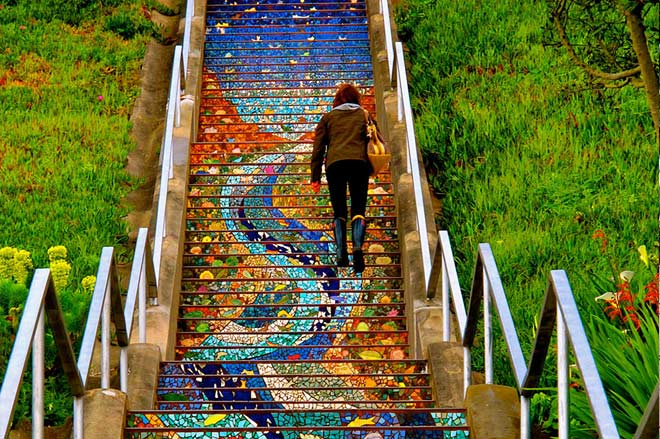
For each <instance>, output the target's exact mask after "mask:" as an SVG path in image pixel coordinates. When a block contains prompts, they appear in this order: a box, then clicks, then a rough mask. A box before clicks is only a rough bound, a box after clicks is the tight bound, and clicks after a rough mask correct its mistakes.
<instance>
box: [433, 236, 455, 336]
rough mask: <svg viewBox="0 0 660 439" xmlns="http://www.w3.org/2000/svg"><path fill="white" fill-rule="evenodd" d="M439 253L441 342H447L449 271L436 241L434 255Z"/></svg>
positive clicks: (448, 327)
mask: <svg viewBox="0 0 660 439" xmlns="http://www.w3.org/2000/svg"><path fill="white" fill-rule="evenodd" d="M438 253H440V259H441V260H442V265H441V272H440V285H441V288H442V341H445V342H448V341H449V339H450V335H451V316H450V311H449V309H450V308H449V271H448V270H447V262H446V261H445V258H444V255H442V244H441V242H440V240H439V239H438V248H437V250H436V255H437V254H438Z"/></svg>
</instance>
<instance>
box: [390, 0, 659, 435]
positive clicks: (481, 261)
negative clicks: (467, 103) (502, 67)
mask: <svg viewBox="0 0 660 439" xmlns="http://www.w3.org/2000/svg"><path fill="white" fill-rule="evenodd" d="M379 5H380V14H381V15H382V16H383V25H384V28H385V29H384V37H385V49H386V53H387V58H388V69H389V72H388V73H389V79H390V81H391V83H392V88H393V89H396V91H397V102H398V115H397V118H398V121H399V122H402V121H403V122H404V123H405V130H406V139H405V140H406V152H407V172H409V173H410V174H411V176H412V180H413V186H414V196H415V205H416V206H418V209H417V215H416V222H417V232H418V234H419V239H420V243H421V259H422V270H423V274H424V280H425V287H426V291H427V297H428V298H429V299H431V298H433V296H434V295H435V290H436V287H437V286H438V285H440V290H441V291H442V314H443V317H442V334H443V341H447V342H448V341H449V340H450V334H451V333H452V330H451V323H452V313H451V309H452V305H453V309H454V316H453V318H455V320H456V322H457V326H458V328H457V330H456V331H454V333H455V334H457V336H458V338H459V342H461V344H462V345H463V349H464V392H466V391H467V387H468V386H469V385H470V379H471V361H470V359H471V355H470V352H471V348H472V347H473V342H474V339H475V334H476V331H477V325H478V324H479V322H480V320H483V322H484V338H485V340H484V356H485V358H484V364H485V376H486V382H487V383H492V381H493V349H492V346H493V334H492V313H491V311H492V310H491V308H492V306H493V304H494V306H495V310H496V312H497V317H498V319H499V323H500V327H501V328H502V332H503V336H504V340H505V342H506V345H507V349H508V353H509V360H510V362H511V365H512V368H513V371H514V375H515V379H516V384H517V390H518V394H519V396H520V407H521V425H520V430H521V438H530V437H531V426H530V418H529V400H528V398H529V397H530V396H531V395H532V394H533V390H532V389H534V388H537V387H538V382H539V379H540V377H541V374H542V372H543V369H544V366H545V361H546V355H547V352H548V348H549V346H550V342H551V336H552V334H553V332H554V330H555V327H556V333H557V350H558V352H557V369H558V375H557V383H558V384H557V387H558V424H559V438H560V439H566V438H568V437H569V434H570V431H569V420H570V412H569V409H570V407H569V401H568V389H569V380H568V377H569V375H568V358H569V355H568V353H569V348H572V351H573V354H574V356H575V359H576V363H577V367H578V369H579V371H580V375H581V376H582V377H583V384H584V388H585V393H586V396H587V398H588V401H589V404H590V407H591V411H592V414H593V416H594V420H595V422H596V428H597V429H598V431H599V434H600V437H602V438H606V439H607V438H619V433H618V430H617V427H616V424H615V421H614V417H613V415H612V411H611V408H610V406H609V402H608V400H607V396H606V394H605V390H604V388H603V385H602V382H601V379H600V376H599V373H598V369H597V368H596V364H595V362H594V359H593V355H592V352H591V348H590V346H589V342H588V340H587V337H586V334H585V331H584V327H583V325H582V321H581V319H580V315H579V312H578V309H577V306H576V304H575V299H574V296H573V293H572V290H571V287H570V284H569V281H568V277H567V275H566V273H565V272H564V271H562V270H555V271H552V272H551V273H550V279H549V282H548V287H547V289H546V294H545V298H544V302H543V305H542V308H541V318H540V325H539V329H538V332H537V334H536V340H535V345H534V350H533V352H532V356H531V358H530V361H529V364H527V363H526V362H525V357H524V356H523V353H522V349H521V347H520V342H519V339H518V335H517V333H516V328H515V325H514V322H513V319H512V317H511V312H510V308H509V305H508V303H507V300H506V295H505V292H504V288H503V287H502V283H501V281H500V277H499V272H498V270H497V265H496V264H495V259H494V257H493V254H492V251H491V248H490V245H489V244H480V245H479V251H478V257H477V261H476V265H475V271H474V277H473V280H472V290H471V295H470V300H469V302H468V303H469V308H468V312H467V313H466V311H465V305H464V303H465V302H464V299H463V295H462V293H461V288H460V285H459V280H458V275H457V273H456V266H455V262H454V258H453V254H452V251H451V245H450V241H449V235H448V233H447V232H446V231H441V232H440V233H439V236H438V243H437V248H436V249H433V248H431V244H430V242H429V239H428V225H427V222H426V214H425V212H424V209H423V206H424V202H423V197H422V182H421V172H420V169H419V163H420V162H419V159H418V157H419V155H418V148H417V144H416V140H415V132H414V123H413V115H412V108H411V105H410V97H409V94H408V83H407V72H406V68H405V60H404V56H403V46H402V44H401V43H400V42H398V41H397V42H395V41H394V37H393V33H392V24H391V20H390V12H389V2H388V0H380V2H379ZM450 301H451V302H450ZM482 304H483V312H481V307H482ZM658 388H659V387H658V386H656V389H655V392H654V394H653V396H652V397H651V398H650V400H649V402H648V405H647V408H646V410H645V413H644V415H643V417H642V421H641V423H640V425H639V427H638V429H637V432H636V434H635V439H646V438H656V437H658V431H659V425H658V423H659V421H658V419H659V418H660V415H659V410H660V407H659V403H658Z"/></svg>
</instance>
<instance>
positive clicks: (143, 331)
mask: <svg viewBox="0 0 660 439" xmlns="http://www.w3.org/2000/svg"><path fill="white" fill-rule="evenodd" d="M146 256H147V253H146V252H144V254H143V257H142V263H141V264H140V286H139V287H138V339H139V341H140V343H146V342H147V268H146V266H147V262H148V261H147V258H146Z"/></svg>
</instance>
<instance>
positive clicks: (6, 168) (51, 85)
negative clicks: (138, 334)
mask: <svg viewBox="0 0 660 439" xmlns="http://www.w3.org/2000/svg"><path fill="white" fill-rule="evenodd" d="M16 3H17V4H16ZM56 3H57V1H56V0H53V1H50V0H48V1H47V0H40V1H38V2H30V1H27V0H19V1H18V2H12V5H13V6H9V5H8V4H4V3H3V2H1V1H0V47H1V48H2V49H0V102H1V103H2V105H0V170H1V171H0V175H1V177H0V212H1V214H0V248H2V247H5V246H10V247H16V248H19V249H24V250H27V251H29V252H30V253H31V254H32V258H33V261H34V266H35V267H47V266H48V256H47V250H48V248H49V247H51V246H55V245H64V246H65V247H66V248H67V249H68V258H69V261H70V262H71V265H72V272H71V274H70V276H69V282H70V283H69V286H68V288H66V290H65V291H63V292H61V293H60V300H61V303H62V308H63V311H64V314H65V319H66V321H67V327H68V328H69V330H70V331H71V333H72V334H76V333H78V332H79V331H80V330H81V325H82V322H83V321H84V319H85V317H84V316H86V314H87V301H88V299H89V298H88V297H87V296H86V295H84V294H80V291H82V289H81V287H80V281H81V280H82V279H83V277H85V276H87V275H93V274H96V270H97V268H98V260H99V256H100V253H101V248H102V247H104V246H115V247H116V246H118V245H121V244H123V243H125V242H126V241H127V230H126V225H125V223H124V222H123V220H122V218H123V217H124V216H125V215H126V213H127V209H128V207H127V206H122V205H121V200H122V198H123V197H124V196H125V195H126V194H127V193H128V192H129V191H130V190H131V189H132V188H134V187H135V185H136V184H137V183H138V182H137V181H135V180H134V179H132V178H130V176H129V175H128V174H127V173H126V172H125V170H124V167H125V160H126V157H127V155H128V153H129V152H130V151H131V150H132V149H133V148H134V147H135V145H134V142H133V140H132V139H131V138H130V135H129V133H130V129H131V124H130V121H129V117H130V115H131V111H132V107H133V103H134V101H135V99H136V97H137V95H138V93H139V91H140V69H141V63H142V59H143V57H144V53H145V49H146V43H147V41H148V40H149V38H150V35H151V34H150V33H149V29H150V25H149V24H148V22H147V21H146V20H145V17H144V16H143V15H142V14H141V11H140V6H139V2H136V1H133V0H115V1H112V2H104V4H106V5H108V4H110V3H112V5H113V6H108V7H106V8H101V9H97V8H96V6H97V5H96V3H95V2H93V1H89V2H86V1H82V0H81V1H67V2H66V3H61V4H60V5H59V6H61V8H60V7H58V6H57V4H56ZM82 4H86V5H87V7H88V9H86V10H83V9H81V8H79V6H80V5H82ZM53 13H55V14H56V15H58V14H59V15H60V17H59V18H57V17H52V14H53ZM49 14H50V16H49ZM85 17H87V18H85ZM62 19H72V20H71V22H74V23H77V24H76V25H75V26H72V25H69V24H66V23H65V22H64V21H63V20H62ZM79 19H82V21H79ZM113 30H114V31H120V33H122V34H123V35H124V36H125V37H126V38H124V37H122V36H120V35H119V34H118V33H117V32H114V31H113ZM20 294H23V293H22V292H21V291H20V289H18V288H16V287H14V286H12V285H11V284H9V286H8V285H7V284H2V283H0V319H1V321H0V376H4V367H5V364H6V359H7V357H8V355H9V350H10V348H11V344H12V340H13V334H14V332H15V328H13V329H12V327H11V324H10V322H9V320H8V319H7V318H6V317H7V316H6V315H5V313H9V314H11V313H12V310H11V309H10V308H11V307H12V306H15V302H16V301H17V300H18V297H17V296H19V295H20ZM14 311H15V310H14ZM73 337H74V338H75V335H73ZM47 341H48V351H47V357H46V363H47V364H46V395H45V404H46V414H45V416H46V423H47V425H60V424H62V423H63V422H64V421H65V420H66V418H67V417H69V416H71V407H72V405H71V396H70V392H69V388H68V385H66V384H65V381H66V379H65V377H64V374H63V373H62V371H61V369H59V368H60V366H59V365H58V363H57V362H55V361H54V357H55V352H54V344H53V342H52V338H51V337H50V336H48V338H47ZM29 374H30V371H28V375H29ZM30 395H31V385H30V379H29V377H28V378H26V379H25V380H24V385H23V387H22V390H21V398H20V400H19V403H18V406H17V408H16V411H15V414H14V420H15V421H17V420H19V419H21V418H24V417H29V413H30V411H29V410H30Z"/></svg>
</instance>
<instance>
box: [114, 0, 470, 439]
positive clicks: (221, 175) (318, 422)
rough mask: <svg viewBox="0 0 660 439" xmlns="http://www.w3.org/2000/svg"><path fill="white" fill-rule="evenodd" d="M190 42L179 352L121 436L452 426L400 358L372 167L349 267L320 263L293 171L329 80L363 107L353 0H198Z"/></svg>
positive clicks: (405, 354)
mask: <svg viewBox="0 0 660 439" xmlns="http://www.w3.org/2000/svg"><path fill="white" fill-rule="evenodd" d="M204 55H205V56H204V69H205V70H204V76H203V77H204V80H203V85H202V91H201V102H202V103H201V109H200V114H199V130H198V133H199V134H198V139H197V141H196V142H195V143H194V144H193V145H191V149H190V159H189V163H190V177H189V184H188V188H189V193H188V201H187V215H186V218H187V232H186V238H185V239H186V242H185V250H184V255H183V266H182V267H181V270H182V285H181V296H180V309H179V325H178V326H179V327H178V333H177V338H176V340H177V341H176V360H174V361H167V362H163V363H162V365H161V371H160V381H159V389H158V401H157V406H156V409H155V410H152V411H147V412H145V411H141V412H131V413H129V415H128V420H127V428H126V437H128V438H174V437H180V438H183V437H185V438H267V439H280V438H282V439H283V438H300V439H317V438H368V439H378V438H404V437H405V438H449V437H452V438H453V437H456V438H463V437H467V436H468V434H469V433H468V428H467V427H466V426H465V425H464V414H463V412H462V411H459V410H443V409H440V408H436V407H435V404H434V401H433V397H432V392H431V388H430V384H429V377H428V375H427V368H426V363H425V362H424V361H421V360H415V359H410V358H409V347H408V339H407V330H406V327H405V306H404V300H403V291H402V290H401V284H402V282H401V277H400V276H401V270H400V266H399V257H398V255H399V250H398V241H397V236H396V213H395V210H394V202H393V193H392V185H391V183H390V180H389V176H388V175H382V176H381V177H379V178H377V179H375V180H374V181H373V182H372V183H371V184H370V190H369V193H370V195H369V200H368V206H367V220H368V223H369V228H368V232H367V239H366V245H365V248H368V249H367V251H366V253H365V259H366V269H365V271H364V272H363V273H362V275H361V276H356V275H354V274H353V272H352V269H351V268H350V267H347V268H338V267H337V266H336V265H335V255H334V254H335V252H334V243H333V239H332V236H333V235H332V230H331V226H332V224H331V220H332V213H331V209H330V206H329V198H328V195H327V193H326V192H323V191H322V192H321V193H320V194H315V193H313V192H312V191H311V188H310V187H309V184H308V183H309V160H310V153H311V141H312V135H313V134H312V133H313V131H314V127H315V125H316V123H317V122H318V120H319V118H320V117H321V115H322V114H323V113H324V112H326V111H328V110H329V109H330V106H331V102H332V97H333V95H334V93H335V91H336V87H337V85H339V84H341V83H344V82H350V83H352V84H354V85H356V86H357V87H358V88H359V89H360V91H361V92H362V93H363V96H364V98H363V105H364V106H365V107H366V108H367V109H368V110H369V111H371V112H372V113H373V112H374V111H375V103H374V92H373V78H372V67H371V61H370V60H371V55H370V52H369V36H368V31H367V13H366V10H365V2H364V0H348V1H339V0H335V1H318V0H317V1H313V0H264V1H255V0H251V1H247V0H231V1H226V0H225V1H220V0H212V1H209V3H208V5H207V21H206V43H205V52H204ZM349 250H350V249H349Z"/></svg>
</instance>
